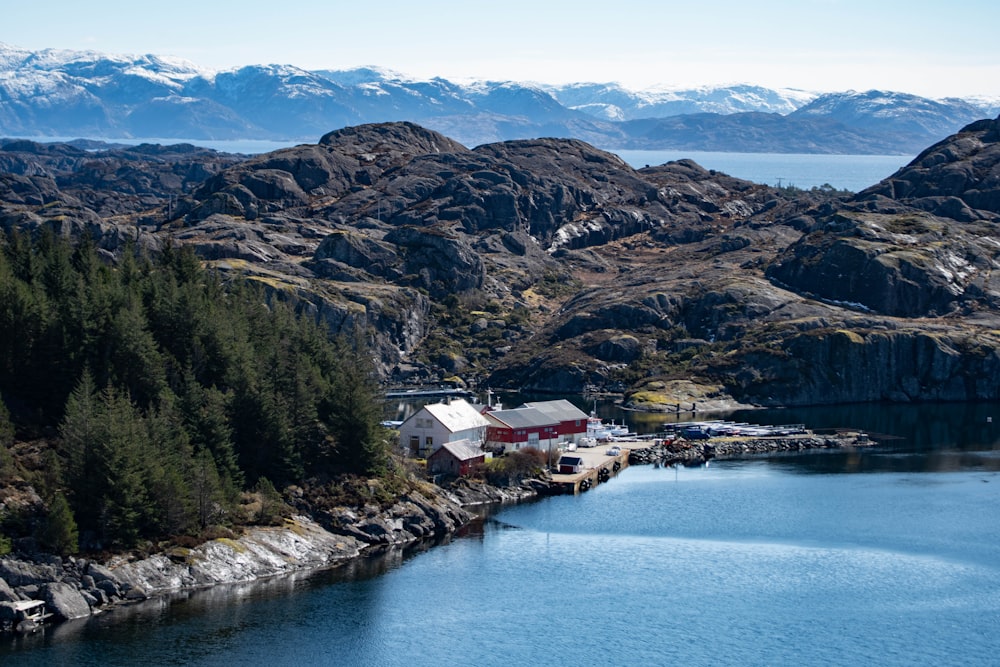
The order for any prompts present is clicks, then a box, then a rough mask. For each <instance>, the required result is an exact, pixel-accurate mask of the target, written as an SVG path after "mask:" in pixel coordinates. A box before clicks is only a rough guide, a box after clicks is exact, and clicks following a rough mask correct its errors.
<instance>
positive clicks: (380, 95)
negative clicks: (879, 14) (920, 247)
mask: <svg viewBox="0 0 1000 667" xmlns="http://www.w3.org/2000/svg"><path fill="white" fill-rule="evenodd" d="M998 107H1000V100H986V99H976V100H954V99H951V100H928V99H926V98H920V97H916V96H913V95H906V94H903V93H885V92H879V91H869V92H867V93H855V92H853V91H849V92H847V93H835V94H826V95H820V94H817V93H812V92H808V91H801V90H787V89H786V90H773V89H769V88H763V87H760V86H751V85H736V86H727V87H705V88H696V89H687V90H669V89H666V88H658V89H651V90H644V91H633V90H629V89H626V88H624V87H623V86H621V85H619V84H615V83H580V84H571V85H565V86H545V85H538V84H529V83H519V82H512V81H479V82H473V83H461V84H460V83H455V82H451V81H447V80H445V79H441V78H435V79H430V80H417V79H413V78H408V77H406V76H405V75H403V74H400V73H397V72H392V71H389V70H385V69H381V68H377V67H364V68H355V69H350V70H321V71H309V70H304V69H301V68H298V67H294V66H292V65H248V66H245V67H238V68H234V69H229V70H210V69H205V68H201V67H198V66H197V65H195V64H193V63H190V62H187V61H184V60H180V59H176V58H167V57H160V56H155V55H139V56H125V55H109V54H102V53H98V52H94V51H62V50H56V49H47V50H43V51H28V50H25V49H19V48H16V47H11V46H7V45H3V44H0V136H22V137H24V136H26V137H44V136H64V137H65V136H80V137H92V138H120V139H127V138H149V137H159V138H176V139H186V140H192V141H197V140H210V139H271V140H286V141H315V140H316V139H317V138H318V137H319V136H321V135H323V134H325V133H326V132H328V131H330V130H333V129H337V128H339V127H343V126H346V125H357V124H362V123H371V122H385V121H395V120H410V121H414V122H417V123H420V124H423V125H425V126H427V127H429V128H431V129H434V130H438V131H440V132H443V133H445V134H447V135H449V136H451V137H453V138H455V139H457V140H458V141H461V142H462V143H465V144H466V145H469V146H474V145H478V144H481V143H486V142H492V141H499V140H504V139H517V138H531V137H539V136H561V137H575V138H580V139H583V140H585V141H589V142H591V143H593V144H595V145H597V146H601V147H605V148H624V147H630V148H673V147H682V146H683V147H685V148H690V147H691V146H699V145H702V146H704V147H703V148H702V150H707V149H708V147H707V144H705V143H704V139H703V138H707V137H714V138H715V142H716V143H714V144H712V146H711V150H755V151H767V150H774V151H781V150H789V149H788V148H787V147H788V146H805V147H806V149H807V150H810V151H813V152H857V151H862V152H884V151H885V150H887V149H888V150H896V151H898V152H900V153H907V152H911V151H913V150H915V149H919V148H920V147H922V146H926V145H928V144H929V143H933V142H934V141H937V140H939V139H941V138H943V137H945V136H947V135H948V134H951V133H952V132H955V131H956V130H958V129H959V128H960V127H962V126H963V125H964V124H965V123H967V122H969V121H970V120H975V119H977V118H984V117H987V116H992V115H995V114H996V112H997V109H998ZM688 116H690V117H691V118H692V119H694V118H696V119H697V120H696V121H694V120H684V118H686V117H688ZM669 119H675V120H672V121H670V122H669V123H667V121H668V120H669ZM676 119H680V120H676ZM745 133H751V134H753V135H754V141H753V142H751V143H749V144H747V143H746V142H745V141H742V140H741V137H742V136H743V135H744V134H745ZM768 137H774V140H773V141H771V140H770V139H769V138H768ZM699 141H702V143H701V144H699ZM741 147H742V148H741ZM887 147H888V148H887ZM914 147H916V148H914Z"/></svg>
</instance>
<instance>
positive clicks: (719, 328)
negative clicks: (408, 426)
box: [0, 120, 1000, 409]
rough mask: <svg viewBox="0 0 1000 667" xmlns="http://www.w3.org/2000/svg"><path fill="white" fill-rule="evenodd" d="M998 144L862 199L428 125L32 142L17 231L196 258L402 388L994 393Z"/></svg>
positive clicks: (24, 150) (969, 149)
mask: <svg viewBox="0 0 1000 667" xmlns="http://www.w3.org/2000/svg"><path fill="white" fill-rule="evenodd" d="M998 135H1000V131H998V121H995V120H989V121H980V122H977V123H973V124H972V125H970V126H968V127H966V128H965V129H964V130H963V131H962V132H960V133H958V134H957V135H955V136H953V137H950V138H949V139H947V140H945V141H943V142H941V143H939V144H936V145H935V146H933V147H931V148H929V149H927V150H926V151H924V152H923V153H922V154H921V155H920V156H919V157H918V158H917V159H916V160H914V162H913V163H911V164H910V165H908V166H907V167H905V168H904V169H902V170H900V171H899V172H898V173H897V174H894V175H893V176H892V177H891V178H889V179H887V180H886V181H885V182H883V183H880V184H876V185H874V186H873V187H872V188H870V189H868V190H866V191H865V192H862V193H859V194H858V195H857V196H854V197H851V198H847V197H844V196H838V195H837V193H830V192H794V191H793V192H788V191H778V190H775V189H773V188H769V187H766V186H760V185H755V184H752V183H749V182H746V181H741V180H738V179H734V178H731V177H729V176H726V175H724V174H721V173H717V172H714V171H707V170H704V169H702V168H701V167H699V166H698V165H697V164H695V163H693V162H690V161H680V162H674V163H669V164H666V165H661V166H657V167H650V168H646V169H642V170H634V169H632V168H630V167H629V166H628V165H627V164H625V163H624V162H623V161H622V160H620V159H619V158H618V157H617V156H615V155H613V154H610V153H606V152H603V151H600V150H597V149H595V148H593V147H592V146H590V145H588V144H586V143H583V142H580V141H575V140H557V139H538V140H523V141H509V142H502V143H495V144H487V145H483V146H479V147H477V148H475V149H468V148H466V147H465V146H463V145H461V144H460V143H458V142H456V141H453V140H451V139H449V138H447V137H445V136H443V135H441V134H438V133H436V132H433V131H430V130H427V129H425V128H423V127H420V126H417V125H414V124H410V123H386V124H378V125H365V126H358V127H352V128H345V129H343V130H338V131H334V132H331V133H329V134H327V135H325V136H323V137H322V138H321V139H320V140H319V142H317V143H316V144H305V145H301V146H297V147H294V148H289V149H285V150H282V151H277V152H274V153H269V154H265V155H260V156H256V157H253V158H246V157H240V156H227V155H222V154H218V153H212V152H210V151H201V150H196V149H192V148H190V147H155V148H154V147H141V150H139V149H115V150H105V151H96V152H95V151H89V152H84V151H80V150H79V149H76V148H74V147H68V146H64V145H57V146H41V145H38V144H31V143H28V142H19V143H14V144H8V145H6V146H5V147H4V148H3V150H0V165H2V168H3V170H4V171H5V172H6V173H4V174H2V175H0V198H2V199H3V200H4V202H5V203H4V204H3V205H2V207H0V226H3V227H4V228H7V229H10V228H15V227H16V228H20V229H37V228H40V227H44V226H48V227H52V228H54V229H57V230H58V231H59V232H60V233H65V234H82V233H84V232H86V233H89V234H90V235H91V237H92V238H93V239H94V240H95V242H97V243H98V245H99V246H100V247H102V248H104V249H105V251H106V252H107V255H108V257H109V260H110V259H112V258H113V257H114V256H115V255H117V254H120V253H121V252H124V251H125V248H126V243H127V242H133V243H134V242H135V241H136V240H137V241H138V243H139V245H141V246H143V247H146V248H148V249H151V250H154V251H155V249H156V248H158V247H160V246H161V245H162V244H164V243H166V242H172V243H186V244H192V245H193V246H194V247H195V248H196V249H197V252H198V253H199V254H200V255H201V257H203V258H204V260H205V261H206V262H207V263H208V264H209V265H211V266H214V267H216V268H218V269H219V270H221V271H224V272H236V273H240V274H246V275H249V276H251V277H252V278H254V279H256V280H258V281H260V282H261V283H263V284H265V285H267V286H268V288H269V290H270V294H271V295H272V297H273V298H280V299H285V300H288V301H291V302H293V303H295V304H297V306H298V307H300V308H302V309H304V310H306V311H307V312H310V313H312V314H314V315H315V316H316V317H317V318H318V319H320V320H321V321H323V322H325V323H327V324H328V325H329V326H330V327H331V329H334V330H338V331H340V330H345V329H350V328H354V327H358V326H360V327H362V328H365V329H367V330H369V331H370V332H371V337H370V339H371V340H372V342H373V345H374V347H375V350H376V352H377V354H378V357H379V359H380V361H381V369H382V372H383V374H384V377H385V379H386V380H387V381H388V382H411V381H412V382H418V381H438V380H442V379H446V378H448V379H453V380H456V381H459V380H460V381H464V382H467V383H478V384H479V385H485V384H489V385H491V386H493V387H501V386H503V387H512V388H523V389H530V390H537V391H553V392H579V391H582V390H583V389H584V388H585V387H589V386H596V387H602V388H607V389H615V390H621V391H627V392H628V393H629V396H630V400H632V401H633V402H634V403H635V404H636V405H641V406H644V407H650V408H656V407H661V408H666V409H669V408H671V407H672V406H674V405H675V404H677V403H680V402H692V401H702V402H703V405H707V404H712V405H726V404H733V403H735V402H744V403H756V404H805V403H831V402H842V401H859V400H924V399H948V400H967V399H975V398H996V397H997V394H998V392H1000V382H997V379H998V377H1000V376H998V373H1000V357H998V356H997V354H996V353H995V349H996V345H997V342H998V341H997V334H996V333H995V332H996V331H1000V322H998V321H997V320H998V311H997V308H996V303H997V289H996V285H995V284H994V278H993V276H992V268H993V265H994V263H995V261H996V259H995V258H996V253H997V248H1000V243H998V242H997V240H996V239H997V238H1000V237H998V234H997V230H996V229H994V227H995V225H996V224H997V218H998V216H1000V198H998V195H997V176H996V174H997V169H998V167H997V166H996V165H997V157H998V151H1000V148H998V146H1000V143H998V138H1000V136H998ZM81 153H82V155H81ZM692 381H693V382H692Z"/></svg>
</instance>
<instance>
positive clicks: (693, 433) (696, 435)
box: [681, 426, 712, 440]
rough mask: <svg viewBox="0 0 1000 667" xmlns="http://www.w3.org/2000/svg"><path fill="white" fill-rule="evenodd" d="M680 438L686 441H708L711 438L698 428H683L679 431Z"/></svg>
mask: <svg viewBox="0 0 1000 667" xmlns="http://www.w3.org/2000/svg"><path fill="white" fill-rule="evenodd" d="M681 436H683V437H684V438H685V439H687V440H708V439H709V438H711V437H712V436H711V435H710V434H709V433H708V432H707V431H705V430H704V429H703V428H701V427H700V426H685V427H684V428H682V429H681Z"/></svg>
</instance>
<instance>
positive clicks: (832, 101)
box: [790, 90, 986, 137]
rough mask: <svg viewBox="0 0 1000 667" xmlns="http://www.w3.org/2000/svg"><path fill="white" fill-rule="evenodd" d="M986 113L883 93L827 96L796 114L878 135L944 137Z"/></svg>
mask: <svg viewBox="0 0 1000 667" xmlns="http://www.w3.org/2000/svg"><path fill="white" fill-rule="evenodd" d="M985 111H986V110H985V109H983V108H981V107H979V106H977V105H975V104H973V103H971V102H967V101H965V100H955V99H952V100H930V99H927V98H925V97H918V96H916V95H908V94H906V93H897V92H890V91H882V90H869V91H865V92H856V91H853V90H849V91H847V92H843V93H828V94H826V95H821V96H819V97H817V98H816V99H814V100H813V101H812V102H810V103H809V104H806V105H805V106H803V107H801V108H800V109H797V110H796V111H794V112H793V113H792V114H790V115H791V116H794V117H800V118H827V119H831V120H835V121H837V122H839V123H843V124H844V125H846V126H847V127H851V128H855V129H863V130H869V131H875V132H882V131H888V132H894V133H907V134H913V135H915V136H923V135H928V134H939V135H941V136H942V137H943V136H947V135H948V134H950V133H952V132H954V131H955V129H958V128H960V127H962V126H964V125H967V124H968V123H971V122H972V121H974V120H977V119H979V118H982V117H984V112H985Z"/></svg>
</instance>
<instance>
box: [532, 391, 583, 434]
mask: <svg viewBox="0 0 1000 667" xmlns="http://www.w3.org/2000/svg"><path fill="white" fill-rule="evenodd" d="M521 407H522V408H534V409H535V410H538V411H539V412H542V413H544V414H545V415H546V416H547V417H549V418H551V419H554V420H556V421H557V422H559V431H558V434H559V441H560V442H575V443H577V444H579V442H580V438H583V437H585V436H586V435H587V413H585V412H584V411H583V410H581V409H580V408H578V407H576V406H575V405H573V404H572V403H570V402H569V401H567V400H565V399H562V400H559V401H537V402H534V403H525V404H524V405H522V406H521Z"/></svg>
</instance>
